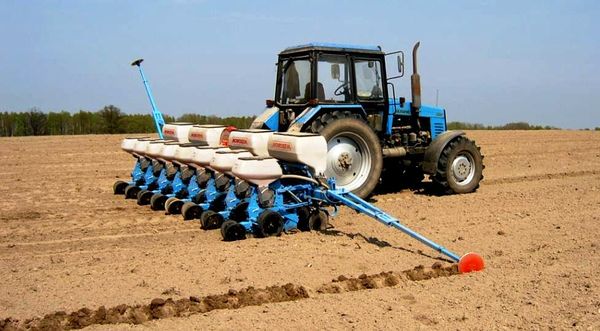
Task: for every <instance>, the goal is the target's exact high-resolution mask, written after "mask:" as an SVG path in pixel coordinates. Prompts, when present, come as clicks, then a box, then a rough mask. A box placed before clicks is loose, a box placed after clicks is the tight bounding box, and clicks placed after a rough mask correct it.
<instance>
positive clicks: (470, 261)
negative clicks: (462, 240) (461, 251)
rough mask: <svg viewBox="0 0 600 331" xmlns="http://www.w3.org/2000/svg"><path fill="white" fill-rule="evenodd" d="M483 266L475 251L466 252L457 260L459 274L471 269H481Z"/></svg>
mask: <svg viewBox="0 0 600 331" xmlns="http://www.w3.org/2000/svg"><path fill="white" fill-rule="evenodd" d="M484 266H485V263H484V262H483V258H482V257H481V256H479V255H478V254H476V253H467V254H465V255H463V256H462V257H461V258H460V260H459V261H458V271H459V272H460V273H461V274H464V273H467V272H471V271H481V270H483V268H484Z"/></svg>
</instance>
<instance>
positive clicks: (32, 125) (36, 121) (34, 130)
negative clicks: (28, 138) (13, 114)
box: [23, 107, 48, 136]
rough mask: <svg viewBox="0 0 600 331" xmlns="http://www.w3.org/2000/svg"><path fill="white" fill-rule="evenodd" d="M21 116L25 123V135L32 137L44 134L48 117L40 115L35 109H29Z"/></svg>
mask: <svg viewBox="0 0 600 331" xmlns="http://www.w3.org/2000/svg"><path fill="white" fill-rule="evenodd" d="M23 115H24V121H25V134H27V135H34V136H40V135H43V134H46V130H47V126H46V125H47V123H48V117H47V116H48V115H46V114H44V113H42V112H41V111H40V110H39V109H37V108H35V107H34V108H31V109H30V110H29V111H28V112H25V113H24V114H23Z"/></svg>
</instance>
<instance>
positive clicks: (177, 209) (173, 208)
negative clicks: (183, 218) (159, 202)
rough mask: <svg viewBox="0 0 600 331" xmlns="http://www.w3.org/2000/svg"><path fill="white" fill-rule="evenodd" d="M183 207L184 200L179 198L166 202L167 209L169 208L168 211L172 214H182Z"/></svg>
mask: <svg viewBox="0 0 600 331" xmlns="http://www.w3.org/2000/svg"><path fill="white" fill-rule="evenodd" d="M181 208H183V201H181V200H179V199H177V198H175V199H174V200H171V201H170V202H169V204H168V205H167V204H165V209H166V210H167V213H169V214H171V215H177V214H181Z"/></svg>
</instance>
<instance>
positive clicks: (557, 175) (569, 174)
mask: <svg viewBox="0 0 600 331" xmlns="http://www.w3.org/2000/svg"><path fill="white" fill-rule="evenodd" d="M596 175H600V171H596V170H580V171H568V172H567V171H565V172H558V173H551V174H541V175H525V176H515V177H500V178H494V179H485V180H484V181H482V185H499V184H513V183H524V182H535V181H538V180H545V179H561V178H574V177H585V176H596Z"/></svg>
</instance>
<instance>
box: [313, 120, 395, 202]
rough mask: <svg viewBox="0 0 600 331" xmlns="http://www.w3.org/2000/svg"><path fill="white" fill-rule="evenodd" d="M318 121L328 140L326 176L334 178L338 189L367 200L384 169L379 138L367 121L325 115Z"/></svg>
mask: <svg viewBox="0 0 600 331" xmlns="http://www.w3.org/2000/svg"><path fill="white" fill-rule="evenodd" d="M334 113H336V112H334ZM327 115H329V116H327ZM333 115H336V114H333ZM338 116H340V117H342V116H345V113H340V114H338ZM348 116H349V115H348ZM317 121H320V123H321V125H320V126H318V127H319V128H321V129H320V130H319V131H318V132H319V133H320V134H321V135H322V136H323V137H325V140H326V141H327V169H326V170H325V175H326V176H327V177H335V180H336V186H337V187H339V188H345V189H347V190H348V191H351V192H352V193H354V194H356V195H358V196H359V197H361V198H366V197H367V196H369V195H370V194H371V192H372V191H373V189H374V188H375V186H377V184H378V182H379V177H380V175H381V169H382V167H383V156H382V154H381V145H380V144H379V138H377V135H376V134H375V132H373V130H372V129H371V127H370V126H369V125H368V124H367V123H366V122H364V121H362V120H361V119H357V118H354V117H342V118H339V117H338V118H336V116H332V115H330V114H324V115H323V116H322V117H321V118H319V119H317Z"/></svg>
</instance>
